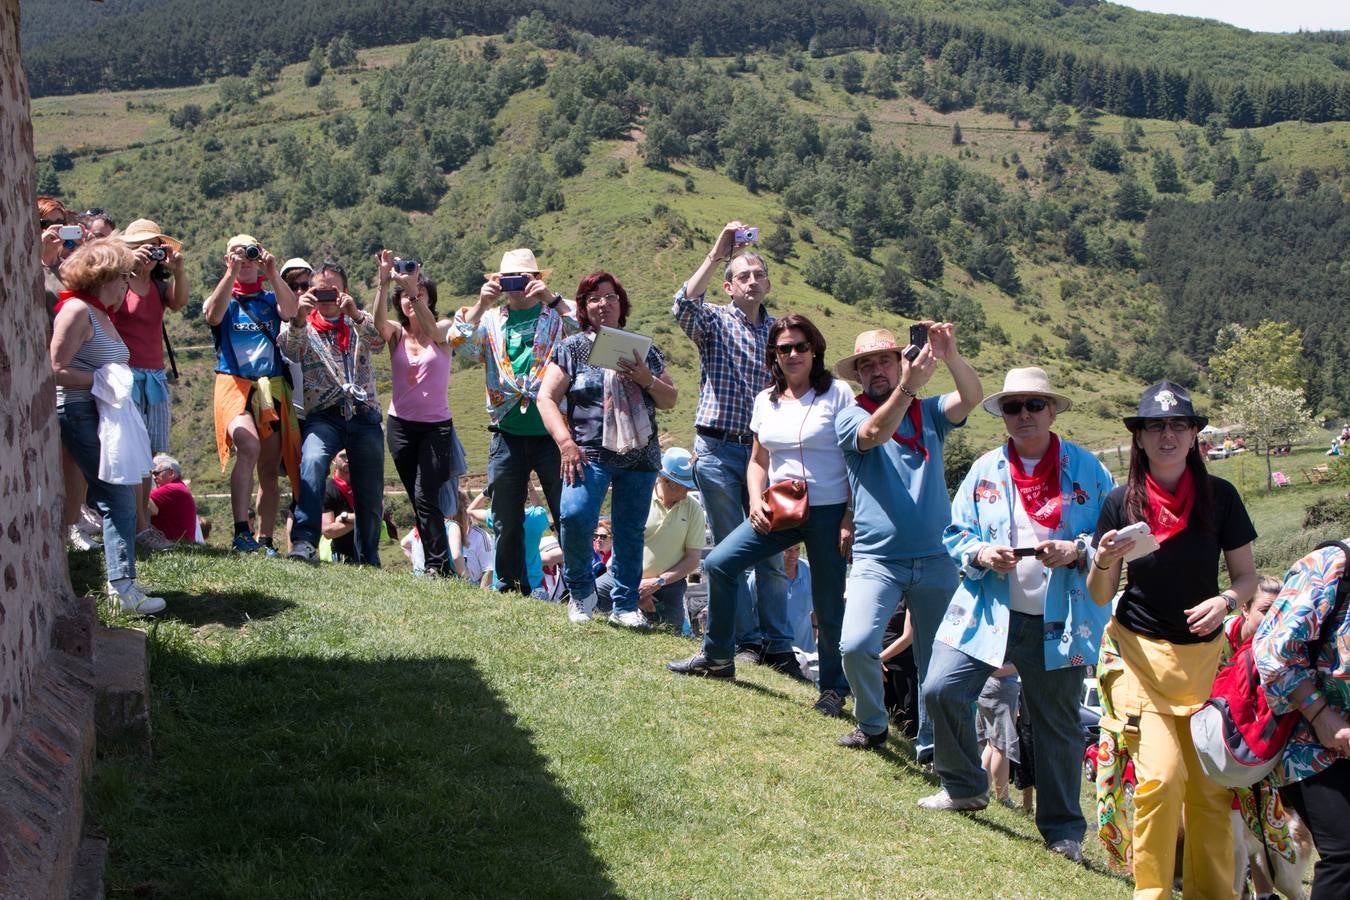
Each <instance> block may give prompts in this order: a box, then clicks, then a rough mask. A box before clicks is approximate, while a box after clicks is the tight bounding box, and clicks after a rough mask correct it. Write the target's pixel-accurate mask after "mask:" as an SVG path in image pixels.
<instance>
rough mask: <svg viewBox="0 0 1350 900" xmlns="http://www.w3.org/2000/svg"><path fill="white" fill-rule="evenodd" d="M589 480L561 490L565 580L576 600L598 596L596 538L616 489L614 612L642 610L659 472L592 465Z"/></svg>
mask: <svg viewBox="0 0 1350 900" xmlns="http://www.w3.org/2000/svg"><path fill="white" fill-rule="evenodd" d="M581 472H582V474H583V475H585V478H580V477H579V478H578V479H577V481H576V483H575V484H564V485H563V486H562V502H561V504H560V505H561V507H562V522H561V523H560V525H561V531H562V540H561V542H562V549H563V578H564V579H566V581H567V589H568V590H569V591H571V592H572V596H573V597H575V598H576V599H578V600H580V599H581V598H583V597H589V596H590V595H591V594H594V593H595V569H594V567H593V558H594V556H595V554H594V552H593V551H592V549H591V538H592V537H593V536H594V534H595V525H596V523H597V522H598V521H599V520H600V505H601V504H602V503H604V502H605V492H606V491H608V490H609V486H610V484H611V483H612V484H613V485H614V495H613V497H611V499H610V523H611V524H610V531H611V533H613V535H614V553H613V554H612V555H611V556H610V558H609V572H610V573H612V575H613V581H614V587H613V588H612V590H611V593H610V596H611V597H612V598H613V600H614V611H615V612H621V613H622V612H632V611H633V610H635V609H637V608H638V583H639V582H641V581H642V539H643V531H644V530H645V529H646V527H647V510H648V509H650V508H651V503H652V488H653V487H654V486H655V485H656V473H655V472H639V471H637V470H635V469H617V468H612V467H610V466H603V465H600V464H599V463H594V462H588V463H586V464H585V465H584V466H582V470H581Z"/></svg>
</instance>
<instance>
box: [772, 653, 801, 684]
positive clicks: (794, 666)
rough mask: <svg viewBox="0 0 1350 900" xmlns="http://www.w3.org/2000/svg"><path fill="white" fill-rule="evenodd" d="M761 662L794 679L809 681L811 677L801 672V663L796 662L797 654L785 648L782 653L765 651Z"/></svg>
mask: <svg viewBox="0 0 1350 900" xmlns="http://www.w3.org/2000/svg"><path fill="white" fill-rule="evenodd" d="M763 663H764V665H766V666H768V667H769V668H770V669H773V670H774V671H776V672H782V673H783V674H784V675H786V676H787V677H789V678H791V679H793V680H794V681H805V682H806V683H807V684H810V683H811V679H810V678H807V677H806V676H805V675H804V674H803V673H802V667H801V664H800V663H798V662H797V654H795V653H793V652H792V651H791V650H785V651H783V652H782V653H765V654H764V659H763Z"/></svg>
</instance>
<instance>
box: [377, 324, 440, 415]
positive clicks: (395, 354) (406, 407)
mask: <svg viewBox="0 0 1350 900" xmlns="http://www.w3.org/2000/svg"><path fill="white" fill-rule="evenodd" d="M389 370H390V375H391V376H392V378H393V391H392V393H393V397H392V398H391V399H390V400H389V415H391V416H398V417H399V418H400V419H403V420H405V421H408V422H444V421H445V420H446V419H448V418H450V353H449V352H448V351H447V350H446V349H445V348H444V347H442V346H441V345H440V344H430V345H429V346H426V347H423V348H422V350H421V352H419V353H418V354H417V355H416V356H409V354H408V341H407V339H406V338H400V339H399V342H398V343H397V344H391V345H390V347H389Z"/></svg>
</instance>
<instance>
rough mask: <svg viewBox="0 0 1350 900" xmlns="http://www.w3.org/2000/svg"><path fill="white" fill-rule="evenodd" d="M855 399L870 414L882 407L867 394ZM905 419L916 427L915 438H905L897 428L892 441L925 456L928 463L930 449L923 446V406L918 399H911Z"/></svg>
mask: <svg viewBox="0 0 1350 900" xmlns="http://www.w3.org/2000/svg"><path fill="white" fill-rule="evenodd" d="M853 399H854V400H856V401H857V403H858V405H859V406H861V407H862V408H863V409H865V410H867V412H868V413H874V412H876V411H877V410H878V409H879V408H880V407H881V404H879V403H877V402H876V401H875V400H873V399H872V398H871V397H869V396H867V395H866V394H859V395H857V396H856V397H854V398H853ZM905 417H906V418H907V419H909V424H910V425H913V426H914V434H913V436H911V437H905V436H904V435H902V434H901V433H900V429H898V428H897V429H896V430H895V433H894V434H892V435H891V440H893V441H895V442H896V443H897V444H900V445H901V446H904V447H908V448H909V449H910V450H912V451H914V452H915V453H920V454H923V461H924V462H928V448H927V447H925V446H924V444H923V406H922V404H920V403H919V401H918V400H916V399H911V400H910V403H909V411H908V412H906V413H905Z"/></svg>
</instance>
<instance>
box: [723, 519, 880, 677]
mask: <svg viewBox="0 0 1350 900" xmlns="http://www.w3.org/2000/svg"><path fill="white" fill-rule="evenodd" d="M847 508H848V504H846V503H834V504H831V505H829V506H813V507H811V515H810V516H808V517H807V520H806V521H805V522H803V523H802V524H801V525H799V526H797V527H796V528H785V529H783V530H782V531H771V532H769V533H768V534H760V533H759V532H758V531H755V529H754V527H753V526H752V525H751V524H750V520H749V519H747V520H745V521H744V522H742V523H741V524H740V525H739V526H737V528H736V530H735V531H733V532H732V533H731V534H730V535H728V536H727V539H726V540H725V541H722V542H721V543H719V544H718V545H717V546H716V547H715V548H714V549H713V552H712V553H709V554H708V558H707V559H706V560H704V563H703V568H704V571H706V572H707V573H708V632H707V634H705V635H704V636H703V653H704V655H706V656H707V657H708V658H709V659H713V660H725V659H731V658H732V656H733V655H734V654H735V652H736V641H735V625H736V617H735V615H734V612H735V603H736V592H737V588H738V585H739V584H740V581H741V578H742V576H743V575H744V574H745V571H746V569H748V568H750V566H752V565H754V564H755V563H756V562H757V561H759V560H762V559H764V558H765V557H767V556H772V555H773V554H776V553H782V551H783V550H784V549H785V548H787V547H791V546H792V545H793V544H797V543H804V544H806V555H807V557H808V558H809V559H810V561H811V604H812V606H813V607H814V608H815V611H816V624H817V626H818V627H819V628H820V646H819V653H820V689H821V690H822V691H826V690H834V691H838V692H839V693H840V694H841V695H847V694H848V680H847V679H846V678H845V677H844V667H843V664H842V662H841V660H840V658H839V632H840V628H841V627H842V626H843V623H844V557H843V556H841V555H840V553H839V522H840V520H842V519H843V518H844V511H845V510H846V509H847ZM756 578H758V575H756ZM788 640H789V644H788V650H789V652H790V651H791V649H792V645H791V643H790V641H791V636H789V638H788ZM878 671H879V667H878Z"/></svg>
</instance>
